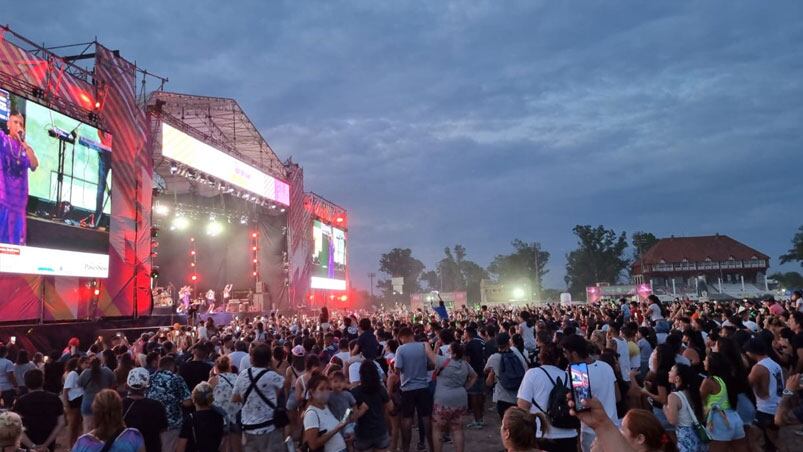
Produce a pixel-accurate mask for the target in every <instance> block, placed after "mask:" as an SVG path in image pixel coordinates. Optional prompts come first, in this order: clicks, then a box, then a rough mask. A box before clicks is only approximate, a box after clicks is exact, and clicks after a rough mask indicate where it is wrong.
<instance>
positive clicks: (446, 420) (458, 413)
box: [432, 404, 467, 427]
mask: <svg viewBox="0 0 803 452" xmlns="http://www.w3.org/2000/svg"><path fill="white" fill-rule="evenodd" d="M466 412H467V409H466V407H464V406H443V405H438V404H435V406H434V407H433V409H432V421H433V422H435V423H436V424H438V425H439V426H442V427H444V426H446V425H449V424H451V423H454V422H461V421H462V420H463V415H465V414H466Z"/></svg>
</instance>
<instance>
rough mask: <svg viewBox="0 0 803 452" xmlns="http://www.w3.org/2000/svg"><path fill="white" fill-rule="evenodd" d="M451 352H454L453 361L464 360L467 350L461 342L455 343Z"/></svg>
mask: <svg viewBox="0 0 803 452" xmlns="http://www.w3.org/2000/svg"><path fill="white" fill-rule="evenodd" d="M449 351H450V352H452V359H463V355H465V353H466V348H465V347H464V346H463V344H461V343H460V342H457V341H455V342H452V344H451V345H450V346H449Z"/></svg>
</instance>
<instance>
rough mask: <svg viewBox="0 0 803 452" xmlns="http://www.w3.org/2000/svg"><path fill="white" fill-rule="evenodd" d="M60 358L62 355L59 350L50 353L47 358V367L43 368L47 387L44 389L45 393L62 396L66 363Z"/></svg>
mask: <svg viewBox="0 0 803 452" xmlns="http://www.w3.org/2000/svg"><path fill="white" fill-rule="evenodd" d="M60 357H61V355H60V354H59V352H58V351H57V350H56V351H52V352H50V353H49V354H48V355H47V356H46V357H45V365H44V366H43V368H42V371H43V372H44V373H45V385H44V386H43V388H44V390H45V391H49V392H52V393H54V394H61V390H62V389H63V387H64V380H63V378H64V362H63V361H60V360H59V358H60Z"/></svg>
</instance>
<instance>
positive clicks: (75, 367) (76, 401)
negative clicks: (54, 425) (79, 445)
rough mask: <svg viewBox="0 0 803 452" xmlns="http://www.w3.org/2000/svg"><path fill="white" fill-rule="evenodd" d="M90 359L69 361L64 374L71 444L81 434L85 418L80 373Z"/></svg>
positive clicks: (65, 412) (63, 396)
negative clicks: (82, 414) (82, 409)
mask: <svg viewBox="0 0 803 452" xmlns="http://www.w3.org/2000/svg"><path fill="white" fill-rule="evenodd" d="M88 362H89V359H88V358H86V357H82V358H70V360H69V361H67V364H66V366H65V372H64V390H63V393H62V399H63V400H64V401H65V404H64V415H65V417H66V419H67V429H68V431H69V432H70V433H69V438H70V444H75V442H76V441H77V440H78V436H79V435H80V434H81V428H82V426H83V418H82V417H81V401H82V400H83V396H84V388H82V387H81V385H79V384H78V377H79V372H82V371H83V370H84V369H85V368H86V364H87V363H88Z"/></svg>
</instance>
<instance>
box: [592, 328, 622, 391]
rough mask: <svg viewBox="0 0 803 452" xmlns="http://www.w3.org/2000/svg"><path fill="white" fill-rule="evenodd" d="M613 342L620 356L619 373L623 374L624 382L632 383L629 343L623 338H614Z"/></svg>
mask: <svg viewBox="0 0 803 452" xmlns="http://www.w3.org/2000/svg"><path fill="white" fill-rule="evenodd" d="M613 342H614V343H615V344H616V353H617V354H618V355H619V372H620V373H621V374H622V380H624V381H630V347H628V346H627V341H626V340H624V339H622V338H621V337H615V338H613ZM591 394H594V393H593V392H592V393H591Z"/></svg>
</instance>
